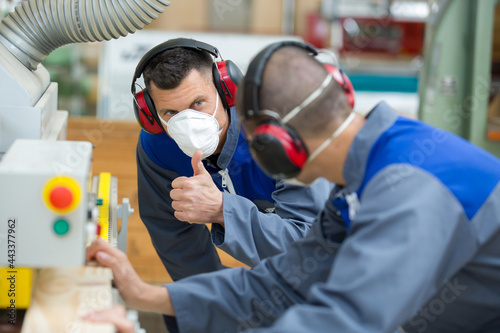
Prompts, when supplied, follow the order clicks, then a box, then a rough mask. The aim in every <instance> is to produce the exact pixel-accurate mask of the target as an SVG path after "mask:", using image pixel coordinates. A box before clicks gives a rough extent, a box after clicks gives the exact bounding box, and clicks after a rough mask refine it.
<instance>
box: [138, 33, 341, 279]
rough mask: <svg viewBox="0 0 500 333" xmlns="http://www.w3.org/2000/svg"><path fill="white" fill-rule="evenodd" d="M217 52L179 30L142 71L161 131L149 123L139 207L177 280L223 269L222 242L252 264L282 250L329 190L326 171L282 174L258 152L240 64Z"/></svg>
mask: <svg viewBox="0 0 500 333" xmlns="http://www.w3.org/2000/svg"><path fill="white" fill-rule="evenodd" d="M219 58H220V55H219V54H218V51H217V49H216V48H215V47H213V46H211V45H208V44H205V43H201V42H199V41H194V40H191V39H184V38H179V39H175V40H170V41H167V42H165V43H163V44H160V45H158V46H157V47H155V48H154V49H152V50H151V51H149V52H148V54H146V55H145V57H144V58H143V59H142V60H141V62H140V63H139V65H138V71H136V76H140V75H141V74H142V75H143V77H144V81H145V85H146V89H145V90H144V92H141V93H140V94H143V93H144V95H146V96H142V95H140V94H137V96H138V97H144V98H145V99H146V101H145V102H144V104H142V102H141V101H138V100H137V99H136V103H137V105H138V107H137V113H138V114H139V116H140V115H141V114H142V113H143V112H146V111H147V110H143V109H142V108H141V105H143V106H144V107H143V108H144V109H145V108H146V107H148V108H149V111H152V116H151V119H153V118H154V117H156V118H155V119H157V120H159V121H157V122H156V123H154V125H155V126H156V128H157V129H159V130H157V131H156V132H161V133H156V134H152V133H151V132H155V130H154V129H152V130H150V131H148V129H147V126H149V123H147V122H146V125H147V126H144V125H143V127H144V128H145V130H143V131H142V132H141V134H140V138H139V142H138V146H137V168H138V188H139V211H140V215H141V219H142V221H143V222H144V224H145V225H146V227H147V229H148V231H149V233H150V236H151V240H152V242H153V245H154V247H155V249H156V251H157V253H158V255H159V256H160V258H161V260H162V261H163V264H164V265H165V268H166V269H167V271H168V272H169V274H170V275H171V277H172V278H173V279H174V280H178V279H181V278H184V277H187V276H190V275H194V274H199V273H205V272H210V271H215V270H219V269H222V268H224V266H223V265H222V264H221V261H220V259H219V256H218V255H217V252H216V249H215V247H214V245H215V246H217V247H219V248H220V249H222V250H224V251H225V252H227V253H229V254H230V255H231V256H233V257H234V258H236V259H238V260H240V261H241V262H243V263H245V264H247V265H249V266H251V267H253V266H255V265H257V264H258V263H259V262H260V261H261V260H263V259H264V258H267V257H270V256H273V255H276V254H278V253H281V252H282V251H284V250H285V249H286V248H287V246H288V245H289V244H290V243H292V242H293V241H295V240H298V239H301V238H302V237H303V236H305V235H306V233H307V232H308V230H309V229H310V225H311V224H312V222H313V221H314V219H315V217H316V216H317V214H318V213H319V212H320V210H321V208H322V207H323V205H324V203H325V201H326V200H327V198H328V194H329V192H330V190H331V184H330V183H328V182H327V181H325V180H322V181H320V182H318V183H316V184H314V186H311V187H300V186H294V185H291V184H286V183H284V182H282V181H275V180H274V179H273V178H271V177H269V176H268V175H266V174H265V173H264V172H263V171H262V170H261V168H260V167H259V166H258V165H257V164H256V163H255V161H254V160H252V158H251V153H250V150H249V148H248V143H247V142H246V140H245V137H246V133H245V132H244V131H243V129H242V128H241V125H240V124H239V122H238V116H237V114H236V110H235V108H234V95H235V93H236V89H237V88H236V85H237V83H238V81H239V79H240V78H241V73H240V72H239V70H238V69H237V67H236V66H235V65H234V63H232V62H230V61H223V60H221V59H219ZM146 102H147V103H146ZM139 116H138V119H139ZM153 116H154V117H153ZM163 130H164V131H163ZM148 132H150V133H148ZM209 223H211V224H212V228H211V230H209V229H208V228H207V227H206V225H205V224H209Z"/></svg>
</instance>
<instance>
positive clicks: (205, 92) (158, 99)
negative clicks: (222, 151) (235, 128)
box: [151, 69, 228, 146]
mask: <svg viewBox="0 0 500 333" xmlns="http://www.w3.org/2000/svg"><path fill="white" fill-rule="evenodd" d="M151 98H152V99H153V102H154V104H155V107H156V110H157V111H158V116H159V117H161V118H163V119H164V120H165V121H166V122H168V121H169V120H170V118H172V117H173V116H175V115H176V114H178V113H179V112H181V111H183V110H186V109H192V110H196V111H199V112H203V113H206V114H209V115H213V114H214V111H215V105H216V104H217V103H216V98H218V99H219V104H218V107H217V114H216V115H215V119H216V120H217V122H218V123H219V128H223V127H224V130H223V131H222V133H221V137H225V132H226V128H227V124H228V117H227V114H226V112H225V111H224V105H223V104H222V101H221V100H220V97H219V94H218V93H217V90H216V89H215V86H214V84H213V82H212V78H211V77H210V76H209V75H208V74H202V73H200V72H199V71H197V70H195V69H193V70H191V72H190V73H189V74H188V75H187V76H186V78H185V79H184V80H183V81H182V83H181V85H180V86H178V87H177V88H175V89H169V90H162V89H160V88H158V87H157V86H156V85H155V84H154V83H153V82H151ZM164 127H165V131H166V132H167V134H169V133H168V130H167V128H166V126H164ZM169 136H170V135H169ZM222 141H223V140H220V142H219V144H220V145H221V146H222V145H223V142H222Z"/></svg>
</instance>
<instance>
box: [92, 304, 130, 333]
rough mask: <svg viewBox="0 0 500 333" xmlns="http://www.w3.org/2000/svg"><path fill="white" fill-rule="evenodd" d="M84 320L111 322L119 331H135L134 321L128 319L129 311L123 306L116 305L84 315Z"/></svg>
mask: <svg viewBox="0 0 500 333" xmlns="http://www.w3.org/2000/svg"><path fill="white" fill-rule="evenodd" d="M82 319H83V320H88V321H92V322H100V323H104V322H105V323H111V324H113V325H114V326H115V327H116V328H117V329H118V332H119V333H133V332H134V323H133V322H132V321H130V320H128V319H127V312H126V310H125V308H124V307H123V306H115V307H113V308H110V309H106V310H103V311H99V312H93V313H89V314H87V315H85V316H83V317H82Z"/></svg>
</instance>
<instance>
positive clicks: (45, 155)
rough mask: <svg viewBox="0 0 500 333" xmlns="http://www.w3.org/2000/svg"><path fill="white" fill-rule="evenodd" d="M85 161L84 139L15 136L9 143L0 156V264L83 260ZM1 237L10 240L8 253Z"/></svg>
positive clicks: (86, 220) (36, 264)
mask: <svg viewBox="0 0 500 333" xmlns="http://www.w3.org/2000/svg"><path fill="white" fill-rule="evenodd" d="M91 161H92V144H91V143H89V142H75V141H40V140H17V141H16V142H15V143H14V144H13V145H12V146H11V148H10V149H9V150H8V151H7V153H6V154H5V156H4V157H3V158H2V160H1V161H0V184H2V186H1V187H0V207H1V209H0V266H8V265H10V264H11V263H12V262H14V261H15V266H24V267H59V266H79V265H82V264H84V262H85V246H86V243H87V242H88V235H87V234H88V232H89V231H88V230H89V225H88V224H92V223H91V222H89V221H92V220H94V222H95V218H94V217H93V216H90V215H95V214H90V213H89V207H90V205H89V200H91V199H92V198H91V196H90V195H89V192H90V187H91V177H90V176H91ZM93 200H94V201H95V198H93ZM94 224H95V223H94ZM94 235H95V232H94V234H93V236H94ZM94 237H95V236H94ZM7 242H10V244H11V245H12V244H14V245H13V246H11V247H10V248H15V251H11V253H13V255H12V256H11V257H9V256H8V255H7V253H3V252H5V250H6V249H7V248H8V247H7ZM9 260H11V261H9Z"/></svg>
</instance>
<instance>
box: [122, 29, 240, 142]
mask: <svg viewBox="0 0 500 333" xmlns="http://www.w3.org/2000/svg"><path fill="white" fill-rule="evenodd" d="M177 47H185V48H189V49H195V50H198V51H206V52H208V53H210V54H211V55H212V56H213V57H214V58H215V59H216V58H221V57H220V53H219V50H217V48H216V47H214V46H212V45H209V44H207V43H203V42H199V41H197V40H194V39H187V38H177V39H171V40H169V41H166V42H164V43H162V44H159V45H157V46H155V47H154V48H152V49H151V50H149V51H148V52H147V53H146V54H145V55H144V56H143V57H142V59H141V61H139V63H138V64H137V67H136V69H135V73H134V77H133V80H132V87H131V92H132V95H133V96H134V113H135V117H136V119H137V122H138V123H139V125H141V127H142V128H143V129H144V130H145V131H146V132H148V133H150V134H160V133H162V132H164V131H165V130H164V128H163V126H162V124H161V121H160V119H159V118H158V117H159V116H158V112H157V111H156V109H155V106H154V103H153V99H152V98H151V96H150V95H149V92H148V91H147V90H146V89H143V90H141V91H139V92H137V93H136V81H137V79H138V78H139V77H141V75H142V73H143V72H144V69H145V68H146V66H147V65H148V63H149V62H150V61H151V59H153V58H154V57H156V56H157V55H159V54H161V53H163V52H165V51H167V50H170V49H174V48H177ZM212 73H213V80H214V84H215V88H216V89H217V92H218V94H219V96H220V98H221V99H222V103H223V105H224V108H226V109H229V108H231V107H233V106H234V104H235V97H236V91H237V85H238V83H239V82H240V80H241V78H242V77H243V74H242V73H241V71H240V70H239V69H238V67H237V66H236V65H235V64H234V62H232V61H231V60H226V61H224V60H222V58H221V61H216V62H214V64H213V67H212Z"/></svg>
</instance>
